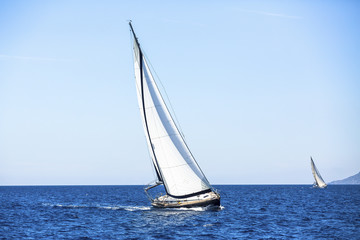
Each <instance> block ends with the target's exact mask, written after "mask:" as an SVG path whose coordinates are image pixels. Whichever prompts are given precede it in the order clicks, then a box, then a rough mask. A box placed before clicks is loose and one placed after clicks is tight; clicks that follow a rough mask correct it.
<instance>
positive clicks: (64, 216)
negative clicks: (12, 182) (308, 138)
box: [0, 185, 360, 239]
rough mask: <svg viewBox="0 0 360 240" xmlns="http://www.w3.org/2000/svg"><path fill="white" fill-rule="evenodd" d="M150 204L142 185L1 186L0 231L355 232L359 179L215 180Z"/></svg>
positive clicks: (37, 234) (46, 235)
mask: <svg viewBox="0 0 360 240" xmlns="http://www.w3.org/2000/svg"><path fill="white" fill-rule="evenodd" d="M214 187H215V188H216V189H217V190H218V191H219V192H220V194H221V207H219V208H202V207H195V208H189V209H188V208H180V209H156V208H153V207H151V206H150V203H149V200H148V199H147V198H146V195H145V194H144V191H143V186H1V187H0V239H360V185H329V186H328V187H327V188H325V189H316V188H313V187H312V186H310V185H218V186H214Z"/></svg>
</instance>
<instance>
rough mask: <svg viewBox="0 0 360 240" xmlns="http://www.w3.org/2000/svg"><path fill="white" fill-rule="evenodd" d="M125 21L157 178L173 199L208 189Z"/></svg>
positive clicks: (139, 99) (138, 94) (147, 138)
mask: <svg viewBox="0 0 360 240" xmlns="http://www.w3.org/2000/svg"><path fill="white" fill-rule="evenodd" d="M129 24H130V28H131V31H132V33H133V37H134V47H133V50H134V68H135V79H136V89H137V96H138V102H139V107H140V112H141V116H142V122H143V127H144V131H145V135H146V140H147V145H148V149H149V152H150V156H151V159H152V161H153V164H154V167H155V171H156V174H157V178H158V181H159V182H161V183H163V184H164V187H165V190H166V192H167V194H168V195H169V196H171V197H174V198H187V197H191V196H196V195H198V194H201V193H206V192H210V191H211V185H210V183H209V182H208V180H207V179H206V177H205V175H204V174H203V172H202V171H201V169H200V167H199V166H198V164H197V162H196V161H195V159H194V157H193V155H192V154H191V152H190V150H189V148H188V146H187V145H186V143H185V141H184V139H183V137H182V135H181V134H180V132H179V130H178V128H177V126H176V124H175V122H174V120H173V118H172V116H171V114H170V112H169V110H168V108H167V106H166V104H165V101H164V99H163V98H162V96H161V93H160V91H159V89H158V87H157V85H156V82H155V80H154V77H153V75H152V74H151V71H150V68H149V65H148V63H147V61H146V59H145V57H144V55H143V52H142V50H141V48H140V44H139V42H138V39H137V37H136V35H135V32H134V30H133V27H132V25H131V22H130V23H129Z"/></svg>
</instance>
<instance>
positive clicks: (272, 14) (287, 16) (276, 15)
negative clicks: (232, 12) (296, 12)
mask: <svg viewBox="0 0 360 240" xmlns="http://www.w3.org/2000/svg"><path fill="white" fill-rule="evenodd" d="M239 10H240V11H242V12H247V13H255V14H259V15H265V16H270V17H281V18H292V19H302V17H300V16H292V15H286V14H281V13H271V12H263V11H251V10H245V9H239Z"/></svg>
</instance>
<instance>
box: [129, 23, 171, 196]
mask: <svg viewBox="0 0 360 240" xmlns="http://www.w3.org/2000/svg"><path fill="white" fill-rule="evenodd" d="M129 25H130V29H131V32H132V33H133V35H134V39H135V42H136V44H137V47H138V49H139V60H140V78H141V100H142V101H141V102H142V109H143V114H144V122H145V126H146V133H147V139H148V140H149V142H150V147H151V151H152V154H153V156H154V161H153V165H154V168H155V172H156V176H157V178H158V180H159V181H160V182H163V178H162V177H161V173H160V172H161V170H160V167H159V164H158V162H157V159H156V155H155V151H154V146H153V144H152V142H151V138H150V133H149V126H148V123H147V119H146V111H145V101H144V78H143V60H142V59H143V54H142V51H141V48H140V44H139V41H138V39H137V37H136V34H135V31H134V28H133V26H132V24H131V20H130V21H129ZM154 162H155V163H154ZM155 164H156V165H157V166H155ZM165 189H166V188H165Z"/></svg>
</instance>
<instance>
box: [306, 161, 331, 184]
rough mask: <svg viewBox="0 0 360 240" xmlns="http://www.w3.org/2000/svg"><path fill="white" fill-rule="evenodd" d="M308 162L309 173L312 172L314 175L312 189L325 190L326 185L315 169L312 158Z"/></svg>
mask: <svg viewBox="0 0 360 240" xmlns="http://www.w3.org/2000/svg"><path fill="white" fill-rule="evenodd" d="M310 162H311V171H312V174H313V175H314V179H315V182H314V184H313V187H314V188H326V187H327V185H326V183H325V181H324V179H323V178H322V177H321V175H320V172H319V170H318V169H317V168H316V166H315V163H314V160H313V159H312V157H310Z"/></svg>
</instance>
